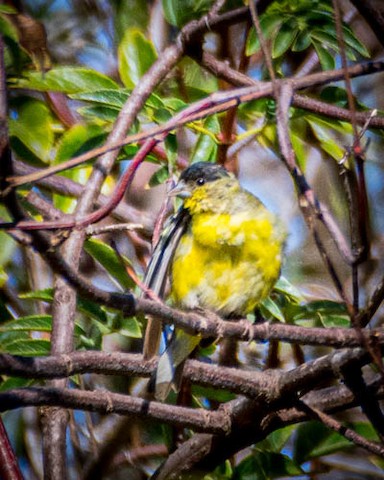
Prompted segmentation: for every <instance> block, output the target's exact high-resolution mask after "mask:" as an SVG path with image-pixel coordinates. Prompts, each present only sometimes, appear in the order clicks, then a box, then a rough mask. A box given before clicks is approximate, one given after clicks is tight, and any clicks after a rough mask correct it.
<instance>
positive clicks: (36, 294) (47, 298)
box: [19, 288, 53, 303]
mask: <svg viewBox="0 0 384 480" xmlns="http://www.w3.org/2000/svg"><path fill="white" fill-rule="evenodd" d="M19 298H23V299H26V300H42V301H44V302H48V303H51V302H52V300H53V289H52V288H45V289H43V290H33V291H32V292H26V293H20V294H19Z"/></svg>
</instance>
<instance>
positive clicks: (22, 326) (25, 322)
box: [0, 315, 84, 335]
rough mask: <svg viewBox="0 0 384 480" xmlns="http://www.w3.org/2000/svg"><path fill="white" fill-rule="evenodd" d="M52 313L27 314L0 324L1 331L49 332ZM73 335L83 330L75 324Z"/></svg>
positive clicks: (81, 332)
mask: <svg viewBox="0 0 384 480" xmlns="http://www.w3.org/2000/svg"><path fill="white" fill-rule="evenodd" d="M51 331H52V315H27V316H25V317H19V318H16V319H14V320H10V321H8V322H5V323H1V324H0V333H1V332H51ZM74 333H75V335H80V334H83V333H84V330H83V329H82V328H81V327H80V326H79V325H77V324H75V330H74Z"/></svg>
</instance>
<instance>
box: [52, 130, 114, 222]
mask: <svg viewBox="0 0 384 480" xmlns="http://www.w3.org/2000/svg"><path fill="white" fill-rule="evenodd" d="M105 137H106V135H105V133H104V132H103V130H102V129H101V128H100V127H96V126H85V125H74V126H73V127H72V128H70V129H69V130H67V131H66V132H64V134H63V135H62V137H61V139H60V142H59V144H58V146H57V152H56V158H55V160H54V165H56V164H59V163H62V162H64V161H66V160H68V159H70V158H72V157H75V156H77V155H81V154H82V153H85V152H88V151H89V150H92V149H93V148H96V147H98V146H100V145H101V144H102V143H103V141H104V139H105ZM89 174H90V167H89V166H88V165H81V166H79V167H76V168H72V169H70V170H68V171H66V172H62V173H61V175H63V176H65V177H67V178H70V179H71V180H73V181H74V182H77V183H80V184H81V185H84V184H85V183H86V182H87V180H88V177H89ZM53 201H54V206H55V207H56V208H58V209H60V210H62V211H63V212H65V213H72V211H73V210H74V208H75V206H76V204H77V199H74V198H71V197H69V196H65V195H59V194H55V195H54V196H53Z"/></svg>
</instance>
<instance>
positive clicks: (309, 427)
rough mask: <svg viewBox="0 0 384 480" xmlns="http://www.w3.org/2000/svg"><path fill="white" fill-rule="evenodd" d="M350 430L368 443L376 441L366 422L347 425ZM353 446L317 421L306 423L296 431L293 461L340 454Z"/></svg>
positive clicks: (372, 430) (301, 461)
mask: <svg viewBox="0 0 384 480" xmlns="http://www.w3.org/2000/svg"><path fill="white" fill-rule="evenodd" d="M348 426H349V427H350V428H351V429H352V430H355V431H356V432H357V433H359V434H360V435H362V436H363V437H365V438H366V439H367V440H370V441H374V442H375V441H378V437H377V434H376V432H375V431H374V429H373V427H372V426H371V425H370V424H369V423H366V422H356V423H352V424H349V425H348ZM353 446H354V444H353V443H352V442H351V441H349V440H347V439H346V438H345V437H344V436H343V435H341V434H339V433H337V432H333V431H332V430H329V429H328V428H327V427H325V426H324V425H323V424H322V423H320V422H317V421H311V422H306V423H304V424H302V425H300V426H299V427H298V429H297V433H296V438H295V444H294V459H295V461H296V462H298V463H304V462H306V461H308V460H311V459H313V458H318V457H322V456H324V455H330V454H333V453H337V452H340V451H341V450H345V449H346V448H351V447H353Z"/></svg>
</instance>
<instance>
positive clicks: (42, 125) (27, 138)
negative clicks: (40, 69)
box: [9, 74, 54, 163]
mask: <svg viewBox="0 0 384 480" xmlns="http://www.w3.org/2000/svg"><path fill="white" fill-rule="evenodd" d="M40 75H41V74H40ZM52 127H53V120H52V116H51V113H50V111H49V109H48V107H47V106H46V105H45V103H43V102H40V101H39V100H35V99H26V100H25V101H23V102H22V103H21V105H20V106H19V108H18V109H17V118H16V119H13V118H11V119H10V120H9V135H10V137H16V138H18V139H19V140H20V142H21V143H22V144H23V145H24V146H25V147H26V148H27V149H28V150H30V151H31V152H32V153H33V155H35V156H36V157H37V158H38V159H40V160H41V161H42V162H44V163H48V162H49V161H50V157H51V153H52V147H53V141H54V136H53V128H52Z"/></svg>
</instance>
